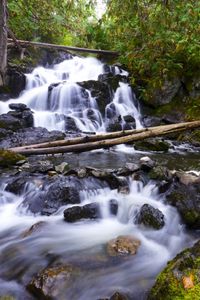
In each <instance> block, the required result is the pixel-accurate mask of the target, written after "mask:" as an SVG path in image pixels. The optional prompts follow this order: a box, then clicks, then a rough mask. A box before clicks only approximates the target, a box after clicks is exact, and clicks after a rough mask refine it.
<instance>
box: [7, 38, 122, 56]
mask: <svg viewBox="0 0 200 300" xmlns="http://www.w3.org/2000/svg"><path fill="white" fill-rule="evenodd" d="M8 42H12V39H8ZM15 42H16V41H15ZM17 43H18V44H20V45H21V46H24V47H27V46H35V47H40V48H50V49H58V50H62V51H76V52H86V53H94V54H101V55H111V56H118V55H119V54H118V53H117V52H115V51H109V50H100V49H87V48H79V47H72V46H65V45H55V44H48V43H41V42H30V41H23V40H17Z"/></svg>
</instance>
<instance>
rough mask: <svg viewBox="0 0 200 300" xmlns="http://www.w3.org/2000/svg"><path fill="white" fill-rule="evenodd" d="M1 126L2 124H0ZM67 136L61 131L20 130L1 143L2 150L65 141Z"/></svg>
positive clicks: (40, 128) (42, 129) (38, 128)
mask: <svg viewBox="0 0 200 300" xmlns="http://www.w3.org/2000/svg"><path fill="white" fill-rule="evenodd" d="M0 124H1V123H0ZM0 126H1V125H0ZM64 137H65V134H64V133H63V132H60V131H56V130H54V131H50V132H49V131H48V130H47V129H46V128H42V127H37V128H34V127H31V128H24V129H20V130H18V131H17V132H14V133H12V134H11V135H9V136H7V137H5V138H4V139H3V140H1V141H0V148H12V147H18V146H22V145H31V144H37V143H44V142H50V141H54V140H61V139H64Z"/></svg>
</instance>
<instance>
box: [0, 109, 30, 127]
mask: <svg viewBox="0 0 200 300" xmlns="http://www.w3.org/2000/svg"><path fill="white" fill-rule="evenodd" d="M32 126H33V114H32V112H31V110H24V111H9V112H8V113H7V114H2V115H0V128H4V129H7V130H12V131H17V130H19V129H22V128H27V127H32Z"/></svg>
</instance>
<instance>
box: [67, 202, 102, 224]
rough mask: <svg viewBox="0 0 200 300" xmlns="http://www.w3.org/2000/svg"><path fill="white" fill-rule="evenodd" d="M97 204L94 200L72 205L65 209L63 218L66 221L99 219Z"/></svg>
mask: <svg viewBox="0 0 200 300" xmlns="http://www.w3.org/2000/svg"><path fill="white" fill-rule="evenodd" d="M100 217H101V214H100V208H99V204H98V203H96V202H94V203H90V204H86V205H84V206H73V207H70V208H67V209H65V211H64V219H65V221H66V222H70V223H73V222H76V221H80V220H82V219H95V220H96V219H100Z"/></svg>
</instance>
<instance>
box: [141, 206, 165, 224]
mask: <svg viewBox="0 0 200 300" xmlns="http://www.w3.org/2000/svg"><path fill="white" fill-rule="evenodd" d="M136 222H137V223H138V224H143V225H145V226H147V227H152V228H154V229H161V228H162V227H163V226H164V225H165V221H164V215H163V213H162V212H161V211H160V210H159V209H156V208H154V207H153V206H151V205H149V204H144V205H143V206H142V207H141V209H140V211H139V213H138V215H137V217H136Z"/></svg>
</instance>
